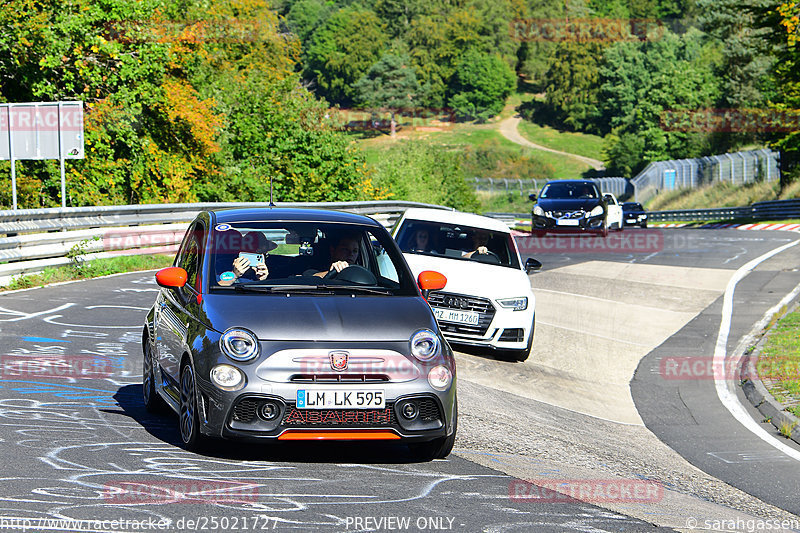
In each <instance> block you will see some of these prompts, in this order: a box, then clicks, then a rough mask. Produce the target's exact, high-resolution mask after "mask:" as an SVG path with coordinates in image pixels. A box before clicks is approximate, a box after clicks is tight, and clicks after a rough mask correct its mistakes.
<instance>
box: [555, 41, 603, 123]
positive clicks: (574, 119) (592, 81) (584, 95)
mask: <svg viewBox="0 0 800 533" xmlns="http://www.w3.org/2000/svg"><path fill="white" fill-rule="evenodd" d="M604 47H605V45H604V44H602V43H579V42H574V41H566V42H563V43H559V44H558V45H557V46H556V49H555V53H554V55H553V57H552V59H551V61H550V66H549V69H548V71H547V74H546V78H547V86H546V94H547V96H546V103H547V105H548V107H549V108H550V110H551V111H552V112H553V113H554V118H555V120H556V122H557V123H560V124H561V125H563V126H565V127H566V128H568V129H571V130H580V131H593V130H594V128H593V122H594V121H595V119H596V118H597V115H598V95H597V93H598V88H599V73H598V71H599V67H600V62H601V59H602V54H603V48H604Z"/></svg>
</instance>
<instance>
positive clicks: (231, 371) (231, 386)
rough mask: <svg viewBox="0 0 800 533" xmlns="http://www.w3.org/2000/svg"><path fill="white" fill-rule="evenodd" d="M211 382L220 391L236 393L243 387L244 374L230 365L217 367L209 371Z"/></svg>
mask: <svg viewBox="0 0 800 533" xmlns="http://www.w3.org/2000/svg"><path fill="white" fill-rule="evenodd" d="M211 381H213V382H214V385H216V386H217V387H219V388H220V389H222V390H228V391H236V390H239V389H241V388H242V387H244V374H242V371H241V370H239V369H238V368H236V367H235V366H231V365H217V366H215V367H214V368H212V369H211Z"/></svg>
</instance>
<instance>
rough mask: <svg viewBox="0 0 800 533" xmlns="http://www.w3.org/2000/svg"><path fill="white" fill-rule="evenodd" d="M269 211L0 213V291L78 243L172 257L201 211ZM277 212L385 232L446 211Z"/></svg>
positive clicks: (388, 207)
mask: <svg viewBox="0 0 800 533" xmlns="http://www.w3.org/2000/svg"><path fill="white" fill-rule="evenodd" d="M239 207H254V208H269V204H268V203H266V202H248V203H245V202H242V203H233V202H228V203H199V204H144V205H124V206H96V207H72V208H52V209H18V210H6V211H0V235H5V236H4V237H0V262H2V263H0V285H3V284H6V283H8V281H10V279H11V278H12V277H14V276H17V275H20V274H26V273H32V272H39V271H41V270H43V269H44V268H46V267H51V266H58V265H64V264H68V263H69V262H70V259H69V258H68V257H66V256H67V253H68V252H69V251H70V250H71V249H72V248H73V247H74V246H75V245H77V244H79V243H82V242H83V249H84V250H85V251H86V252H87V253H88V254H89V256H87V258H99V257H110V256H113V255H121V254H126V253H127V254H134V253H139V254H145V253H169V252H173V251H174V250H175V249H176V247H177V245H178V244H179V243H180V241H181V239H182V238H183V234H184V233H185V231H186V227H187V225H188V223H189V222H190V221H191V220H192V219H193V218H194V217H195V216H196V215H197V213H199V212H200V211H202V210H206V209H214V210H219V209H230V208H239ZM281 207H302V208H317V209H334V210H339V211H347V212H350V213H356V214H362V215H371V216H372V217H373V218H374V219H375V220H377V221H378V222H380V223H381V224H383V225H384V226H386V227H390V226H391V225H392V224H394V221H395V220H396V219H397V218H398V217H399V216H400V214H402V213H403V212H405V210H406V209H408V208H410V207H426V208H431V209H446V210H452V208H450V207H444V206H440V205H430V204H423V203H419V202H406V201H383V200H378V201H364V202H282V203H278V204H277V205H276V208H281Z"/></svg>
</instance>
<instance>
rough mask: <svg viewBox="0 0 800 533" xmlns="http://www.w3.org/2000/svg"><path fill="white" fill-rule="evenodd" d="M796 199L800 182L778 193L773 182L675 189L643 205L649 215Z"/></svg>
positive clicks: (722, 184) (725, 183)
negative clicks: (652, 212) (660, 212)
mask: <svg viewBox="0 0 800 533" xmlns="http://www.w3.org/2000/svg"><path fill="white" fill-rule="evenodd" d="M797 197H800V181H797V182H794V183H792V184H790V185H789V186H787V187H786V188H785V189H783V190H780V184H779V183H778V182H777V181H770V182H756V183H748V184H746V185H732V184H730V183H727V182H715V183H712V184H711V185H706V186H705V187H699V188H697V189H678V190H675V191H669V192H663V193H661V194H659V195H658V196H656V197H655V198H653V199H652V200H650V201H649V202H647V205H646V206H645V207H646V208H647V209H648V210H649V211H671V210H675V209H703V208H708V207H741V206H745V205H750V204H752V203H754V202H763V201H767V200H787V199H790V198H797Z"/></svg>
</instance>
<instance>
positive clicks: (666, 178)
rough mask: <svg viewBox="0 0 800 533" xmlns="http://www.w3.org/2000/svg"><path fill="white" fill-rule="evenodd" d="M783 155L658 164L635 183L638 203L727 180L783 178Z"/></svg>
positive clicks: (753, 153) (769, 153)
mask: <svg viewBox="0 0 800 533" xmlns="http://www.w3.org/2000/svg"><path fill="white" fill-rule="evenodd" d="M779 158H780V154H779V153H777V152H773V151H771V150H768V149H766V148H764V149H761V150H751V151H747V152H736V153H732V154H722V155H712V156H707V157H700V158H697V159H675V160H671V161H655V162H653V163H650V164H649V165H647V167H646V168H645V169H644V170H643V171H642V172H640V173H639V175H638V176H636V177H635V178H633V179H632V180H631V184H632V185H633V187H634V196H635V198H636V201H637V202H640V203H644V202H646V201H648V200H649V199H651V198H652V197H654V196H655V195H657V194H658V193H660V192H664V191H670V190H673V189H682V188H696V187H700V186H702V185H707V184H710V183H712V182H717V181H724V182H729V183H732V184H736V185H742V184H744V183H752V182H757V181H774V180H777V179H780V166H779Z"/></svg>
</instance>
